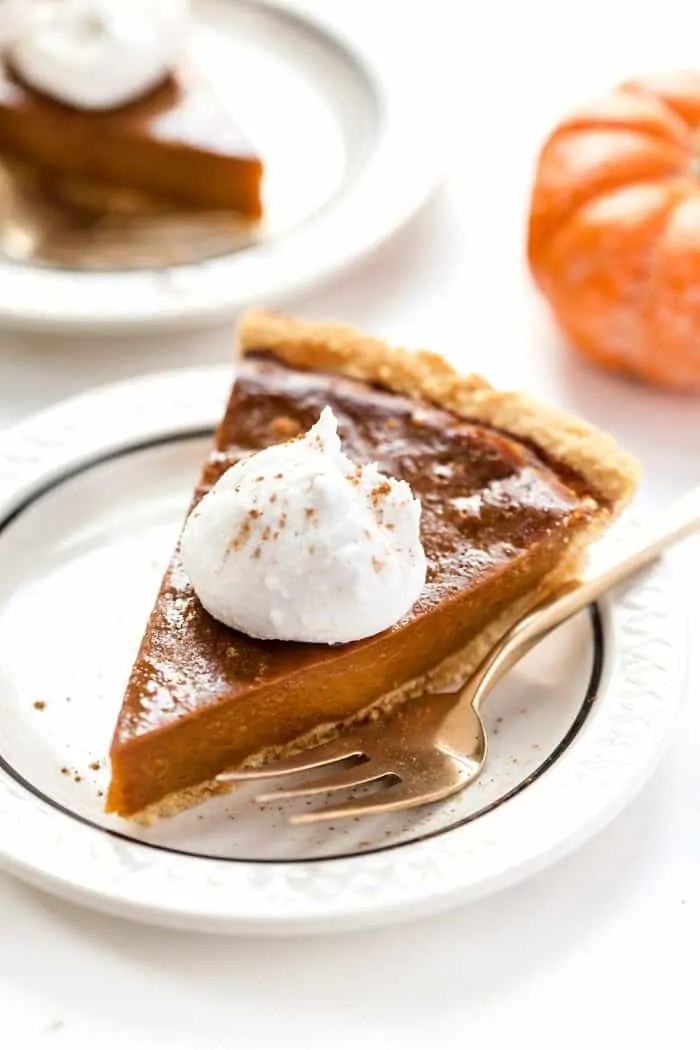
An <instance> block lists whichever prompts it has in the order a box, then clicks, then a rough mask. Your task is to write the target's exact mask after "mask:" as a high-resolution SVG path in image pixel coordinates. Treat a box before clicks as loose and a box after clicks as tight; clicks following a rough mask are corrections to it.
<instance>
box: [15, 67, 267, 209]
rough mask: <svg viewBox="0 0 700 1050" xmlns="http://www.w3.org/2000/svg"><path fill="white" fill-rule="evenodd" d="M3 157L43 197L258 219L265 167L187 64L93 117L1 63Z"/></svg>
mask: <svg viewBox="0 0 700 1050" xmlns="http://www.w3.org/2000/svg"><path fill="white" fill-rule="evenodd" d="M0 157H1V158H2V160H3V162H4V163H5V164H6V166H7V167H8V168H9V170H10V171H12V172H13V173H14V174H15V175H16V176H17V177H18V178H19V179H20V180H23V181H25V182H29V183H30V184H31V185H32V187H34V188H37V189H39V190H40V191H44V192H45V193H46V195H47V196H48V197H49V198H50V199H53V200H57V201H61V202H63V203H69V204H71V205H74V206H78V207H82V208H84V209H86V210H94V211H97V212H100V211H105V212H116V213H123V212H126V213H130V212H133V211H136V212H140V211H141V210H145V211H146V212H151V211H153V210H155V211H158V210H159V209H162V208H166V209H167V208H170V209H172V208H173V207H180V208H182V207H184V208H188V209H194V210H207V211H219V210H223V211H231V212H235V213H236V214H237V215H239V216H241V217H243V218H244V219H249V220H251V221H252V220H256V219H258V218H260V216H261V214H262V199H261V181H262V175H263V164H262V161H261V159H260V157H259V156H258V155H257V153H256V151H255V150H254V148H253V147H252V145H251V144H250V143H249V142H248V140H247V138H246V137H245V135H244V134H243V132H242V131H241V129H240V128H239V127H238V125H237V123H236V122H235V120H234V117H233V115H232V113H231V112H230V110H229V108H228V105H227V104H226V102H225V100H223V99H221V98H220V97H219V95H218V94H217V93H216V92H215V90H214V88H213V87H212V85H211V84H210V83H209V81H208V79H207V77H206V75H205V74H204V72H203V71H199V70H198V69H197V68H195V67H194V66H189V67H187V68H186V69H185V68H183V69H182V70H180V71H178V72H177V73H176V74H173V75H172V76H169V77H168V78H167V79H166V80H165V81H164V82H163V83H162V84H160V85H158V86H157V87H156V88H154V89H153V90H152V91H150V92H149V93H148V94H146V95H144V96H143V97H142V98H139V99H137V100H135V101H134V102H130V103H128V104H127V105H124V106H120V107H119V108H117V109H112V110H107V111H104V110H102V111H99V112H95V111H89V110H81V109H75V108H73V107H71V106H67V105H64V104H63V103H61V102H58V101H56V100H54V99H52V98H48V97H47V96H46V95H43V94H41V93H40V92H38V91H35V90H34V89H33V88H31V87H29V86H27V85H26V84H24V83H23V82H22V81H21V80H20V79H19V78H18V77H17V76H15V74H14V73H13V71H12V70H11V69H10V67H9V66H8V65H7V64H6V63H0Z"/></svg>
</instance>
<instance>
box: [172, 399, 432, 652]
mask: <svg viewBox="0 0 700 1050" xmlns="http://www.w3.org/2000/svg"><path fill="white" fill-rule="evenodd" d="M420 514H421V506H420V502H419V501H418V500H417V499H416V498H415V497H414V495H413V493H412V491H411V488H410V486H409V485H408V484H407V483H406V482H405V481H396V480H395V479H394V478H390V477H387V476H386V475H384V474H382V473H380V471H379V470H378V469H377V467H376V466H374V465H370V466H358V465H357V464H355V463H353V462H352V460H351V459H349V457H348V456H347V455H346V454H345V453H344V452H343V450H342V448H341V442H340V437H339V435H338V423H337V420H336V418H335V416H334V414H333V412H332V410H331V409H330V408H325V409H324V410H323V413H322V414H321V418H320V419H319V421H318V422H317V423H316V425H315V426H313V427H312V428H311V430H309V432H308V433H307V434H305V435H304V436H303V437H301V438H298V439H297V440H295V441H290V442H287V443H286V444H284V445H274V446H272V447H271V448H267V449H264V450H263V451H261V452H257V453H255V454H253V455H251V456H248V457H247V458H246V459H244V460H241V461H240V462H239V463H237V464H236V465H235V466H233V467H231V468H230V469H229V470H228V471H226V473H225V474H224V475H223V476H222V477H221V478H220V479H219V481H218V482H217V484H216V485H215V486H214V487H213V488H212V489H211V490H210V491H209V492H208V493H207V495H206V496H204V498H203V499H202V500H201V501H200V503H199V504H198V505H197V507H196V508H195V509H194V511H193V512H192V514H191V515H190V517H189V519H188V521H187V524H186V526H185V530H184V533H183V537H182V559H183V563H184V566H185V571H186V572H187V574H188V576H189V578H190V581H191V583H192V586H193V587H194V590H195V592H196V593H197V596H198V597H199V599H200V601H201V603H202V605H203V606H204V608H205V609H206V610H207V611H208V612H209V613H210V614H211V615H212V616H214V617H215V618H216V619H217V620H220V621H221V622H222V623H225V624H227V625H228V626H229V627H233V628H235V629H236V630H239V631H243V632H244V633H245V634H248V635H251V636H252V637H254V638H268V639H277V640H279V641H297V642H321V643H328V644H333V643H340V642H350V641H355V640H356V639H359V638H366V637H369V636H371V635H373V634H378V633H379V632H380V631H383V630H385V629H386V628H388V627H391V626H392V625H393V624H395V623H396V622H397V621H398V620H400V619H401V617H402V616H404V615H405V613H407V612H408V611H409V609H410V608H411V606H412V605H413V604H414V602H415V601H416V600H417V598H418V596H419V595H420V592H421V590H422V588H423V584H424V583H425V574H426V561H425V552H424V551H423V547H422V544H421V541H420V532H419V528H420Z"/></svg>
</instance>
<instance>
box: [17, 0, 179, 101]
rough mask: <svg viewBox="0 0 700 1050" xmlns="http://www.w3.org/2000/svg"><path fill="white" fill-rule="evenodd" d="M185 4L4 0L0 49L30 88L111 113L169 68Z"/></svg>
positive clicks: (122, 0) (171, 0)
mask: <svg viewBox="0 0 700 1050" xmlns="http://www.w3.org/2000/svg"><path fill="white" fill-rule="evenodd" d="M189 27H190V12H189V0H5V2H4V3H3V4H2V5H1V6H0V47H1V48H2V50H3V54H4V57H5V58H6V59H7V60H8V61H9V62H10V63H11V65H12V66H13V67H14V68H15V69H16V71H17V72H18V73H19V75H20V76H21V77H22V78H23V79H24V80H25V81H26V82H27V84H29V85H30V86H31V87H33V88H36V89H37V90H38V91H43V92H44V93H45V94H47V95H51V96H52V97H53V98H56V99H58V100H59V101H61V102H65V103H67V104H68V105H70V106H75V107H77V108H79V109H98V110H99V109H112V108H114V107H116V106H121V105H123V104H124V103H126V102H131V101H133V100H134V99H136V98H139V97H140V96H141V95H144V94H145V93H146V92H147V91H149V90H150V89H151V88H154V87H155V86H156V85H157V84H159V83H160V82H161V81H162V80H164V79H165V77H166V76H167V75H168V73H170V72H171V71H172V69H173V68H174V66H175V65H176V64H177V61H178V58H179V57H180V54H181V53H182V51H183V48H184V45H185V41H186V37H187V31H188V28H189Z"/></svg>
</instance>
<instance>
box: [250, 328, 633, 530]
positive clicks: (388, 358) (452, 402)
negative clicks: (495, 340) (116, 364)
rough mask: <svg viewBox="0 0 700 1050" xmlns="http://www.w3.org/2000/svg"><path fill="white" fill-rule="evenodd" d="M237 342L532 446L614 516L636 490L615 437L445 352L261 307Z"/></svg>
mask: <svg viewBox="0 0 700 1050" xmlns="http://www.w3.org/2000/svg"><path fill="white" fill-rule="evenodd" d="M238 344H239V349H240V351H241V353H243V354H246V353H251V352H252V351H256V350H265V351H268V352H269V353H272V354H273V355H274V356H275V357H278V358H279V359H280V360H282V361H285V362H287V363H288V364H290V365H293V366H294V367H295V368H301V369H308V370H316V371H324V372H337V373H339V374H340V375H344V376H349V377H350V378H353V379H361V380H364V381H365V382H367V383H373V384H375V385H377V386H382V387H385V388H386V389H387V390H393V391H395V392H396V393H400V394H407V395H409V396H411V397H417V398H421V399H423V400H425V401H430V402H432V403H433V404H435V405H439V406H440V407H441V408H446V409H448V410H449V411H451V412H454V413H455V415H458V416H460V417H462V418H463V419H468V420H470V421H474V422H478V423H484V424H486V425H488V426H491V427H495V428H496V429H498V430H503V431H507V432H508V433H509V434H512V435H514V436H515V437H519V438H521V439H523V440H525V441H529V442H532V443H533V444H535V445H536V446H537V447H538V448H540V449H541V450H542V451H543V452H544V453H545V454H546V455H547V456H548V457H549V458H551V459H552V460H553V461H554V462H555V463H561V464H565V465H566V466H567V467H568V468H570V469H571V470H573V471H574V472H575V473H576V474H578V475H579V476H580V477H581V478H582V479H583V480H584V481H585V482H586V484H587V486H588V487H589V489H590V491H591V493H592V495H593V496H594V497H595V498H596V500H597V502H598V503H599V504H600V505H601V507H603V508H605V509H606V510H607V511H610V512H612V513H616V512H618V511H619V510H621V509H622V507H623V506H624V505H625V504H626V503H627V502H628V501H629V499H630V498H631V497H632V496H633V494H634V492H635V490H636V488H637V484H638V480H639V468H638V465H637V463H636V461H635V460H634V459H633V458H632V456H630V455H629V454H628V453H626V452H624V451H623V450H622V449H621V448H620V447H619V446H618V444H617V442H616V441H615V440H614V438H612V437H611V436H610V435H609V434H606V433H604V432H603V431H601V430H597V429H596V428H595V427H592V426H590V424H588V423H585V422H584V421H583V420H581V419H578V418H577V417H576V416H572V415H568V414H567V413H565V412H560V411H559V410H558V409H554V408H549V407H548V406H546V405H542V404H540V403H539V402H537V401H535V400H533V399H532V398H529V397H527V396H526V395H525V394H520V393H513V392H503V391H499V390H494V388H493V387H492V386H491V385H490V384H489V383H487V382H486V380H485V379H482V378H481V376H477V375H461V374H460V373H459V372H458V371H456V369H455V368H453V366H452V365H451V364H449V363H448V362H447V361H446V360H445V359H444V358H443V357H440V355H439V354H435V353H432V352H429V351H426V350H420V351H417V352H412V351H409V350H405V349H403V348H402V347H394V346H390V345H389V344H388V343H385V342H383V341H382V340H381V339H375V338H373V337H371V336H367V335H364V334H363V333H362V332H359V331H357V330H356V329H354V328H351V327H350V326H348V325H342V324H333V323H317V322H308V321H300V320H297V319H295V318H292V317H285V316H284V315H282V314H275V313H271V312H269V311H267V310H259V309H252V310H248V311H246V312H245V313H244V314H243V315H242V317H241V320H240V322H239V327H238Z"/></svg>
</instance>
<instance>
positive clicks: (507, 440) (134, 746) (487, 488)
mask: <svg viewBox="0 0 700 1050" xmlns="http://www.w3.org/2000/svg"><path fill="white" fill-rule="evenodd" d="M239 335H240V346H241V350H242V352H243V355H244V360H243V362H242V363H241V365H240V368H239V369H238V376H237V379H236V382H235V384H234V386H233V390H232V393H231V397H230V401H229V404H228V407H227V409H226V413H225V415H224V418H223V420H222V422H221V424H220V426H219V428H218V430H217V433H216V438H215V442H214V448H213V450H212V452H211V454H210V455H209V457H208V459H207V461H206V462H205V464H204V466H203V472H202V477H201V480H200V484H199V486H198V488H197V491H196V493H195V497H194V498H195V501H196V500H197V499H199V498H200V497H201V495H202V494H203V493H204V492H205V491H206V490H207V488H209V487H210V486H211V485H212V484H213V483H214V482H215V481H216V480H217V479H218V478H219V477H220V476H221V474H222V473H223V471H225V470H226V469H227V467H229V466H231V465H232V464H233V463H235V462H236V461H237V460H238V459H239V458H240V457H241V456H243V455H245V454H246V453H248V452H250V451H251V450H255V449H260V448H264V447H266V446H268V445H270V444H273V443H275V442H280V441H284V440H287V439H288V438H290V437H293V436H295V435H296V434H298V433H300V432H302V431H303V430H306V429H307V428H308V427H310V426H311V425H312V424H313V423H314V422H315V421H316V420H317V419H318V416H319V415H320V412H321V410H322V409H323V407H324V406H325V405H327V404H329V405H331V406H332V408H333V411H334V412H335V414H336V416H337V417H338V419H339V422H340V431H341V435H342V438H343V442H344V446H345V449H346V451H347V452H348V453H349V455H350V456H351V457H352V458H354V459H355V460H357V461H359V462H367V461H370V460H372V461H376V462H378V464H379V467H380V469H381V470H382V471H383V472H385V473H387V474H390V475H393V476H395V477H399V478H404V479H405V480H407V481H408V482H409V483H410V484H411V485H412V487H413V489H414V490H415V492H416V493H417V495H419V496H420V498H421V501H422V505H423V517H422V539H423V544H424V547H425V549H426V554H427V556H428V562H429V572H428V580H427V583H426V586H425V589H424V591H423V594H422V596H421V598H420V599H419V601H418V602H417V603H416V605H415V606H414V608H413V609H412V610H411V611H410V612H409V613H408V614H407V615H406V616H405V617H404V619H403V620H402V621H400V622H399V623H398V624H397V625H396V626H395V627H393V628H391V629H390V630H388V631H385V632H383V633H382V634H380V635H377V636H375V637H373V638H368V639H364V640H363V641H360V642H354V643H352V644H349V645H340V646H323V645H302V644H292V643H282V642H264V641H258V640H254V639H251V638H248V637H246V636H244V635H242V634H238V633H236V632H234V631H232V630H230V629H229V628H227V627H225V626H223V625H222V624H220V623H218V622H217V621H215V620H213V619H212V618H211V617H210V616H209V615H208V614H207V613H206V612H205V611H204V609H203V608H202V606H201V605H200V604H199V602H198V600H197V598H196V596H195V595H194V593H193V591H192V588H191V587H190V584H189V581H188V579H187V577H186V575H185V573H184V570H183V568H182V565H181V562H180V556H179V552H178V550H176V551H175V553H174V555H173V558H172V560H171V563H170V566H169V568H168V570H167V572H166V575H165V579H164V581H163V584H162V587H161V590H160V593H159V594H158V597H157V599H156V603H155V606H154V609H153V612H152V614H151V617H150V619H149V622H148V624H147V626H146V631H145V634H144V637H143V641H142V643H141V648H140V651H139V653H138V656H137V658H136V662H135V664H134V668H133V671H132V674H131V678H130V680H129V684H128V686H127V690H126V695H125V698H124V703H123V707H122V710H121V713H120V716H119V720H118V723H117V727H116V730H115V734H114V739H113V743H112V749H111V761H112V783H111V787H110V791H109V797H108V802H107V808H108V810H111V811H114V812H116V813H119V814H121V815H122V816H125V817H136V818H138V819H142V820H150V819H153V818H155V817H157V816H166V815H171V814H173V813H176V812H178V811H179V810H180V809H183V808H185V807H187V806H190V805H193V804H195V803H197V802H199V801H201V800H202V799H204V798H206V797H207V795H208V794H211V793H212V792H214V791H218V790H223V788H222V787H221V786H220V785H217V784H215V783H214V782H213V778H214V777H215V776H216V775H217V774H218V773H220V772H221V771H223V770H224V769H226V768H227V767H231V766H237V765H240V764H241V763H244V762H247V763H259V762H263V761H265V760H267V759H270V758H272V757H276V756H279V755H282V754H285V753H287V752H289V751H292V750H295V749H299V748H303V747H305V746H310V745H311V744H313V743H316V742H318V741H319V740H321V739H323V738H324V737H326V736H328V735H330V734H332V733H336V732H338V730H339V729H340V728H341V727H342V726H344V725H347V724H349V723H352V722H354V721H357V720H358V719H362V718H365V717H367V716H368V714H369V712H371V711H374V710H376V709H377V708H380V709H384V710H389V709H390V708H391V707H393V706H394V705H396V704H398V703H400V702H401V701H403V700H405V699H407V698H408V697H411V696H413V695H415V694H419V693H420V692H421V691H422V690H423V689H424V688H426V687H429V688H433V687H434V688H444V687H445V686H448V685H450V684H451V683H452V682H454V681H455V680H456V679H459V678H460V677H461V676H464V675H466V674H467V673H469V671H471V670H472V669H473V668H474V667H475V665H476V664H477V663H478V662H479V661H480V660H481V659H482V657H483V656H484V655H485V653H486V652H487V651H488V649H489V648H490V646H491V645H492V644H493V643H494V641H495V640H496V639H497V638H498V636H499V635H501V634H502V633H503V632H504V631H505V630H506V629H507V628H508V626H509V625H510V624H511V623H513V622H514V621H515V620H516V619H518V618H519V617H520V616H522V615H523V614H524V613H525V612H526V611H527V610H528V609H530V608H531V607H532V606H534V605H535V604H536V603H537V602H539V601H540V600H541V599H542V597H543V596H545V595H546V594H547V592H548V591H549V590H551V589H552V588H553V587H554V586H555V585H556V584H558V583H559V582H560V581H561V580H562V579H565V578H567V577H570V576H573V575H574V574H575V573H576V572H577V570H578V568H579V566H580V563H581V559H582V556H583V554H584V552H585V549H586V547H587V546H588V544H589V543H590V542H591V540H592V539H593V538H594V537H595V536H596V535H597V533H598V532H599V531H600V530H601V529H602V528H604V527H605V526H606V525H607V524H608V523H609V522H610V520H611V519H612V518H613V516H614V515H615V514H616V513H617V512H618V511H619V510H620V508H621V507H622V506H623V505H624V503H625V502H626V501H627V500H628V498H629V497H630V496H631V494H632V492H633V490H634V488H635V485H636V478H637V468H636V466H635V464H634V462H633V461H632V460H631V458H630V457H629V456H628V455H626V454H625V453H624V452H622V451H620V449H619V448H618V447H617V446H616V444H615V443H614V441H613V440H612V439H611V438H609V437H607V436H606V435H604V434H601V433H600V432H598V431H596V430H594V429H593V428H591V427H589V426H588V425H587V424H585V423H583V422H581V421H580V420H578V419H574V418H572V417H569V416H566V415H563V414H561V413H559V412H556V411H554V410H552V409H549V408H545V407H543V406H541V405H538V404H536V403H535V402H533V401H530V400H529V399H527V398H525V397H522V396H521V395H519V394H511V393H500V392H498V391H495V390H493V389H492V388H491V387H490V386H489V385H488V384H487V383H486V382H484V381H483V380H482V379H479V378H478V377H475V376H469V377H463V376H460V375H459V374H457V373H456V372H455V371H454V369H453V368H452V367H451V366H450V365H448V364H447V362H445V361H444V360H443V359H442V358H440V357H438V356H437V355H435V354H429V353H418V354H411V353H408V352H407V351H405V350H401V349H394V348H392V347H389V346H387V345H386V344H385V343H383V342H380V341H379V340H376V339H371V338H368V337H366V336H364V335H361V334H360V333H358V332H355V331H354V330H352V329H350V328H347V327H344V326H339V325H323V324H307V323H304V322H301V321H295V320H292V319H289V318H286V317H282V316H276V315H272V314H268V313H265V312H261V311H253V312H249V313H248V314H247V315H246V316H245V317H244V318H243V320H242V322H241V326H240V331H239ZM300 542H303V538H302V539H300Z"/></svg>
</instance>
